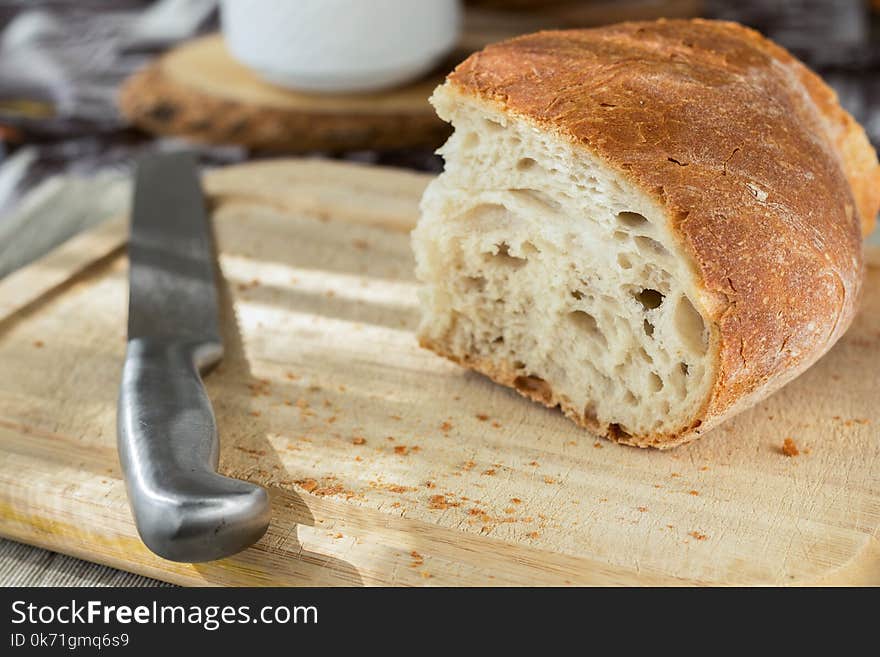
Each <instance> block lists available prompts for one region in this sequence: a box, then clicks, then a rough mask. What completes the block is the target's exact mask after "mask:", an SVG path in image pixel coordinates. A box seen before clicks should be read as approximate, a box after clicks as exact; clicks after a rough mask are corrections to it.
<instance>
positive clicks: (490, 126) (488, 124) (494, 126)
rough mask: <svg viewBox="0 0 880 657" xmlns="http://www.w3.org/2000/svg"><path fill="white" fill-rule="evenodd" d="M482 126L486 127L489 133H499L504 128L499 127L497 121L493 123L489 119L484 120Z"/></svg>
mask: <svg viewBox="0 0 880 657" xmlns="http://www.w3.org/2000/svg"><path fill="white" fill-rule="evenodd" d="M483 124H484V125H485V126H486V130H488V131H489V132H501V131H502V130H504V126H503V125H501V124H500V123H499V122H498V121H494V120H492V119H490V118H484V119H483Z"/></svg>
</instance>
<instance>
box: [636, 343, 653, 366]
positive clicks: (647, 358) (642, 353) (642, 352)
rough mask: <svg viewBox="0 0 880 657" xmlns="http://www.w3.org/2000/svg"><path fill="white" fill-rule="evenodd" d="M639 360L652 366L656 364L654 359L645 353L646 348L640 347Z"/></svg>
mask: <svg viewBox="0 0 880 657" xmlns="http://www.w3.org/2000/svg"><path fill="white" fill-rule="evenodd" d="M639 358H641V359H642V362H644V363H648V364H651V363H653V362H654V357H653V356H651V354H649V353H648V352H647V351H645V348H644V347H639Z"/></svg>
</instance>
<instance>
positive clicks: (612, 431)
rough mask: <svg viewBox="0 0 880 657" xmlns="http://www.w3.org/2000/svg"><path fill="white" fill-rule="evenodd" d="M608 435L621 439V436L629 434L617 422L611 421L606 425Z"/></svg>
mask: <svg viewBox="0 0 880 657" xmlns="http://www.w3.org/2000/svg"><path fill="white" fill-rule="evenodd" d="M608 437H609V438H611V439H612V440H621V439H623V438H629V437H630V435H629V433H628V432H627V431H625V430H624V429H623V427H621V426H620V425H619V424H618V423H617V422H612V423H611V424H609V425H608Z"/></svg>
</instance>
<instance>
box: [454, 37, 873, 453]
mask: <svg viewBox="0 0 880 657" xmlns="http://www.w3.org/2000/svg"><path fill="white" fill-rule="evenodd" d="M448 84H450V85H451V86H452V88H453V89H454V90H455V91H456V92H458V93H463V94H467V95H469V96H472V97H476V98H478V99H480V100H483V101H487V102H491V103H493V104H496V105H497V106H500V108H501V109H503V110H504V111H506V112H509V113H511V114H514V115H517V116H519V117H521V118H524V119H525V120H528V121H530V122H532V123H534V124H536V125H537V126H538V127H540V128H541V129H544V130H550V131H553V132H555V133H557V134H558V135H560V136H561V137H564V138H566V139H569V140H571V141H572V142H574V143H575V144H576V145H578V146H580V147H584V148H587V149H588V150H589V151H591V152H592V153H593V154H594V155H596V156H598V157H599V158H601V159H602V160H604V161H605V162H606V163H607V164H608V165H609V166H611V167H612V168H614V169H616V170H618V171H619V172H621V173H622V174H623V175H624V176H625V177H626V178H627V179H628V180H630V181H631V182H632V183H633V184H635V185H637V186H638V187H640V188H642V189H643V190H645V191H646V192H647V193H649V194H650V195H652V196H653V197H654V198H655V199H656V200H657V201H658V202H659V203H660V204H661V205H662V206H663V207H664V208H665V210H666V213H667V216H668V219H669V222H670V225H671V228H672V229H673V231H674V233H675V234H676V235H677V236H678V238H679V240H680V242H681V245H682V247H683V248H684V250H685V253H687V254H689V255H690V257H691V258H692V259H693V262H694V264H695V266H696V268H697V272H698V274H699V279H700V283H701V285H702V292H703V298H702V301H703V305H704V308H705V310H706V312H707V313H708V315H709V317H710V318H711V319H712V320H713V323H714V324H715V327H716V329H715V330H717V332H718V337H719V352H718V362H717V377H716V381H715V385H714V388H713V390H712V393H711V396H710V398H709V399H708V402H707V404H706V406H705V408H704V409H703V411H702V412H701V413H700V415H699V416H698V418H697V420H698V422H697V426H699V425H702V426H700V428H699V429H697V428H696V427H694V426H691V427H683V428H682V429H681V432H678V433H676V434H674V435H673V436H668V437H666V438H663V439H662V440H660V441H659V442H661V443H667V442H668V443H670V444H671V443H672V442H674V441H680V440H686V439H688V436H687V434H692V433H693V434H695V433H697V432H700V431H703V430H705V429H706V428H708V427H710V426H712V425H714V424H715V423H716V422H717V421H718V420H720V419H721V418H723V417H725V416H727V415H729V414H731V413H732V412H735V411H737V410H740V409H741V408H743V407H745V406H747V405H749V404H750V403H753V402H754V401H756V400H758V399H760V398H762V397H764V396H766V395H767V394H769V393H770V392H772V391H773V390H775V389H776V388H778V387H779V386H780V385H783V384H784V383H785V382H787V381H788V380H790V379H791V378H793V376H795V375H796V374H797V373H799V372H801V371H803V369H805V368H806V367H808V366H809V365H810V364H812V363H813V362H814V361H815V360H816V359H817V358H819V357H820V356H821V355H822V354H823V353H825V352H826V351H827V350H828V349H829V348H830V346H831V345H832V344H833V343H834V342H835V341H836V340H837V338H838V337H840V335H841V334H842V333H843V331H844V330H845V329H846V328H847V327H848V326H849V324H850V322H851V320H852V318H853V316H854V314H855V309H856V303H857V300H858V296H859V291H860V287H861V281H862V275H863V263H862V243H861V226H860V223H861V224H864V225H866V226H867V225H869V224H870V223H871V222H872V221H873V216H872V215H873V213H876V208H877V206H878V203H880V197H878V195H880V185H878V184H877V181H878V176H880V169H878V166H877V159H876V154H875V153H874V152H873V150H872V149H871V148H870V146H869V145H868V143H867V140H866V139H865V138H864V133H863V132H862V131H861V128H859V126H858V125H857V124H856V123H855V122H854V121H853V120H852V118H851V117H849V115H848V114H846V113H845V112H844V111H843V110H842V109H841V108H840V107H839V106H838V105H837V103H836V100H835V97H834V95H833V92H831V91H830V90H829V89H828V88H827V87H826V86H825V85H824V83H822V82H821V80H819V78H818V77H816V76H815V75H813V74H812V73H810V72H809V71H808V70H807V69H806V68H805V67H804V66H803V65H802V64H800V63H799V62H797V61H796V60H794V59H793V58H792V57H791V56H790V55H788V53H786V52H785V51H784V50H783V49H782V48H780V47H778V46H775V45H773V44H772V43H770V42H769V41H767V40H766V39H764V38H763V37H761V36H760V35H759V34H758V33H757V32H754V31H752V30H749V29H747V28H744V27H742V26H740V25H736V24H733V23H725V22H717V21H705V20H693V21H683V20H681V21H678V20H677V21H665V20H661V21H656V22H646V23H622V24H619V25H613V26H609V27H604V28H599V29H593V30H572V31H561V32H540V33H537V34H533V35H528V36H525V37H520V38H517V39H513V40H511V41H507V42H503V43H500V44H496V45H493V46H489V47H488V48H486V49H485V50H483V51H481V52H479V53H476V54H474V55H472V56H471V57H470V58H468V59H467V60H466V61H465V62H463V63H462V64H461V65H459V66H458V68H456V69H455V71H454V72H453V73H452V74H451V75H450V76H449V78H448ZM860 217H861V220H860ZM481 371H487V370H485V369H482V368H481ZM490 376H494V375H493V374H491V373H490ZM689 437H690V438H692V437H694V436H693V435H690V436H689ZM657 438H659V437H653V438H652V437H637V438H635V439H634V441H635V442H639V443H640V444H642V443H644V444H656V443H657V442H658V441H657ZM664 446H665V445H664Z"/></svg>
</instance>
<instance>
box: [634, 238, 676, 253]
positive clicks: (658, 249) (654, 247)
mask: <svg viewBox="0 0 880 657" xmlns="http://www.w3.org/2000/svg"><path fill="white" fill-rule="evenodd" d="M634 239H635V242H636V246H637V247H639V251H641V252H642V253H645V254H654V255H659V256H668V255H669V251H667V250H666V247H665V246H663V245H662V244H660V242H658V241H657V240H655V239H651V238H650V237H645V236H644V235H637V236H636V237H635V238H634Z"/></svg>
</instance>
